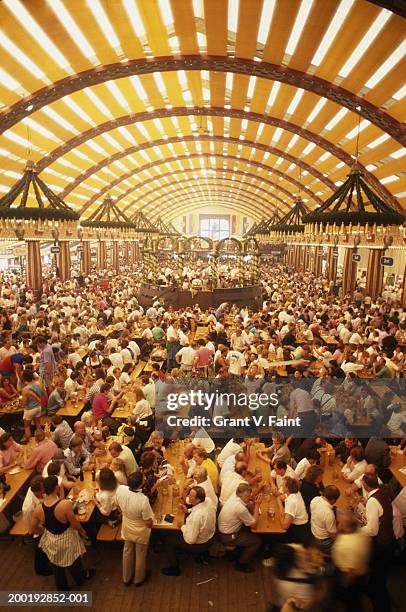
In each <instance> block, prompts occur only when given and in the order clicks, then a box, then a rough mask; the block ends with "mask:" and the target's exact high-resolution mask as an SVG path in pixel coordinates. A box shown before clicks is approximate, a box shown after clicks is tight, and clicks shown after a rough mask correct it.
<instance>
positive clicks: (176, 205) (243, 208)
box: [142, 190, 275, 224]
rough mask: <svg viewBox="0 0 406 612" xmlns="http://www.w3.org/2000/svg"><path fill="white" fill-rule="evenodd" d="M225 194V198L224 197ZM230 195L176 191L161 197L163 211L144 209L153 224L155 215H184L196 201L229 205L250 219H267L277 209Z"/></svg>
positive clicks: (208, 204)
mask: <svg viewBox="0 0 406 612" xmlns="http://www.w3.org/2000/svg"><path fill="white" fill-rule="evenodd" d="M223 193H225V196H224V195H222V194H223ZM227 196H230V194H227V193H226V192H217V194H216V193H215V192H211V191H205V190H202V191H196V192H195V193H193V192H184V191H181V192H180V191H179V192H178V191H175V190H173V191H172V192H169V193H168V194H166V196H161V198H160V199H162V198H165V205H164V207H163V210H162V209H160V210H159V211H158V209H155V208H154V209H153V210H151V211H149V212H147V211H146V209H142V211H143V213H144V214H145V215H147V217H148V219H150V220H151V223H152V224H154V221H153V215H154V216H159V217H162V218H164V217H167V216H168V215H172V217H173V216H176V214H179V215H180V214H183V212H184V210H185V209H186V208H189V205H190V206H192V204H193V202H195V200H199V201H201V202H202V204H201V206H211V205H213V204H216V203H218V202H220V201H221V202H222V203H227V204H228V206H229V207H230V208H233V209H234V212H236V211H240V212H243V213H244V214H245V215H248V216H250V217H256V218H260V219H267V218H269V217H271V216H273V214H274V212H275V209H266V210H265V208H264V207H263V206H262V204H263V202H261V201H260V200H257V201H256V203H255V204H250V203H249V202H247V201H246V200H245V197H244V195H243V194H240V196H241V197H238V196H236V195H233V196H232V201H230V198H229V197H227Z"/></svg>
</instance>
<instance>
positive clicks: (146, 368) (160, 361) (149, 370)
mask: <svg viewBox="0 0 406 612" xmlns="http://www.w3.org/2000/svg"><path fill="white" fill-rule="evenodd" d="M153 363H157V364H158V365H159V368H162V366H163V364H164V360H163V359H160V360H155V359H150V360H149V361H148V363H147V365H146V366H145V368H144V370H143V371H144V372H145V374H147V373H150V372H152V364H153Z"/></svg>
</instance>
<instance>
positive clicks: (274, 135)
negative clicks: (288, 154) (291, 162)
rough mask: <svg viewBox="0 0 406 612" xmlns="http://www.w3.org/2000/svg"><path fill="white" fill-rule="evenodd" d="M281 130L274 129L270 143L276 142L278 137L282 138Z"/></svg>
mask: <svg viewBox="0 0 406 612" xmlns="http://www.w3.org/2000/svg"><path fill="white" fill-rule="evenodd" d="M282 132H283V130H282V128H276V130H275V132H274V134H273V136H272V142H275V143H276V142H278V140H279V139H280V137H281V136H282Z"/></svg>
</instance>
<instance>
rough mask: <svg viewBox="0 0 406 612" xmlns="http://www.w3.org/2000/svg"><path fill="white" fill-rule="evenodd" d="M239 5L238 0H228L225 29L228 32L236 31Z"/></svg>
mask: <svg viewBox="0 0 406 612" xmlns="http://www.w3.org/2000/svg"><path fill="white" fill-rule="evenodd" d="M239 5H240V1H239V0H228V11H227V29H228V30H229V31H230V32H237V27H238V10H239Z"/></svg>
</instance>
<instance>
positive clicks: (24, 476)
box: [0, 468, 33, 513]
mask: <svg viewBox="0 0 406 612" xmlns="http://www.w3.org/2000/svg"><path fill="white" fill-rule="evenodd" d="M10 469H12V468H10ZM32 473H33V471H32V470H21V472H18V474H10V473H9V472H7V473H6V480H7V484H8V485H10V490H9V491H7V493H6V494H5V496H4V501H2V500H1V499H0V513H1V512H4V510H5V509H6V508H7V506H8V505H9V504H10V502H12V501H13V499H14V498H15V496H16V495H17V494H18V492H19V491H20V489H21V488H22V487H23V486H24V485H25V483H26V482H27V480H29V479H30V478H31V475H32Z"/></svg>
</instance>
